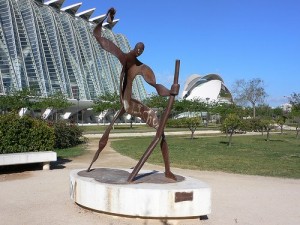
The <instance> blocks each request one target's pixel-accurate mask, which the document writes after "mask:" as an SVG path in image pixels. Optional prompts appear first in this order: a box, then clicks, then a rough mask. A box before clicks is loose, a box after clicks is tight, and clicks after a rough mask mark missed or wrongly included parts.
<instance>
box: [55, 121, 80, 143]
mask: <svg viewBox="0 0 300 225" xmlns="http://www.w3.org/2000/svg"><path fill="white" fill-rule="evenodd" d="M52 126H53V127H54V132H55V144H54V148H69V147H72V146H76V145H78V144H80V143H81V140H80V138H81V137H82V129H80V128H79V127H78V126H76V125H73V124H68V123H66V122H65V121H58V122H55V123H53V124H52Z"/></svg>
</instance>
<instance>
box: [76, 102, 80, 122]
mask: <svg viewBox="0 0 300 225" xmlns="http://www.w3.org/2000/svg"><path fill="white" fill-rule="evenodd" d="M79 100H80V99H79V98H77V114H76V115H77V116H76V117H77V125H79V118H78V117H79Z"/></svg>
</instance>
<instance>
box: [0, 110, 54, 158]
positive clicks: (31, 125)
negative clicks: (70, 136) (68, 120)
mask: <svg viewBox="0 0 300 225" xmlns="http://www.w3.org/2000/svg"><path fill="white" fill-rule="evenodd" d="M54 137H55V136H54V130H53V128H51V127H49V126H48V125H47V123H46V122H44V121H42V120H39V119H34V118H31V117H28V116H24V117H22V118H20V117H19V116H18V115H17V114H13V113H10V114H5V115H1V116H0V153H16V152H34V151H50V150H53V146H54Z"/></svg>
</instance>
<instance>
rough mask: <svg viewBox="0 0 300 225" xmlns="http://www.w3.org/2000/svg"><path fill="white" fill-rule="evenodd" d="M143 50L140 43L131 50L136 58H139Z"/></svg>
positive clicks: (142, 45)
mask: <svg viewBox="0 0 300 225" xmlns="http://www.w3.org/2000/svg"><path fill="white" fill-rule="evenodd" d="M144 49H145V45H144V44H143V43H142V42H139V43H137V44H136V45H135V47H134V49H133V51H134V53H135V55H136V57H138V56H140V55H141V54H142V53H143V51H144Z"/></svg>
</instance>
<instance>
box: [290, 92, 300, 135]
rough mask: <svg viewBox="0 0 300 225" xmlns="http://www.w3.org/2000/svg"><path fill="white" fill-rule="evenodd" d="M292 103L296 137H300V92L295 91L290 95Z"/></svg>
mask: <svg viewBox="0 0 300 225" xmlns="http://www.w3.org/2000/svg"><path fill="white" fill-rule="evenodd" d="M289 101H290V104H291V105H292V112H291V114H292V116H293V117H294V122H296V138H299V132H300V93H298V94H297V93H293V94H291V97H289Z"/></svg>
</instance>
